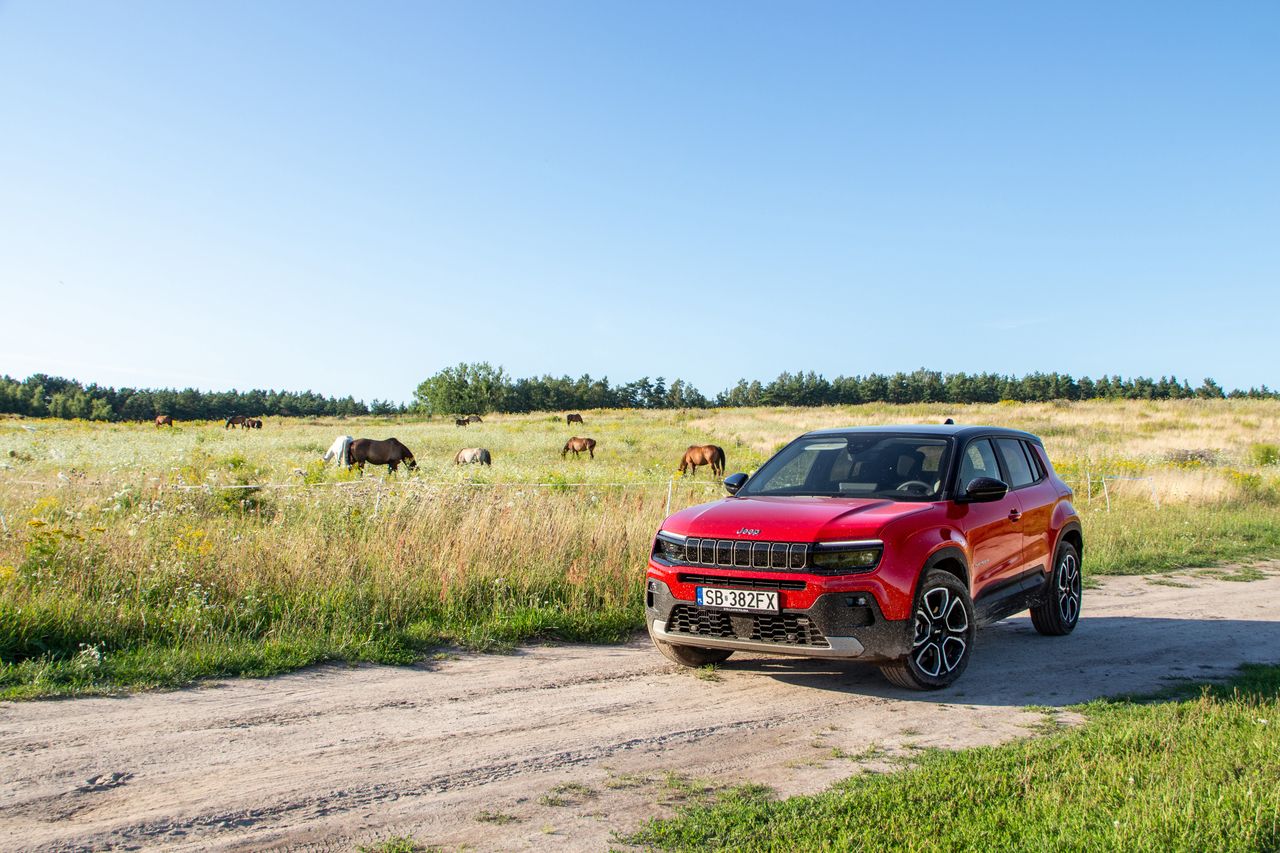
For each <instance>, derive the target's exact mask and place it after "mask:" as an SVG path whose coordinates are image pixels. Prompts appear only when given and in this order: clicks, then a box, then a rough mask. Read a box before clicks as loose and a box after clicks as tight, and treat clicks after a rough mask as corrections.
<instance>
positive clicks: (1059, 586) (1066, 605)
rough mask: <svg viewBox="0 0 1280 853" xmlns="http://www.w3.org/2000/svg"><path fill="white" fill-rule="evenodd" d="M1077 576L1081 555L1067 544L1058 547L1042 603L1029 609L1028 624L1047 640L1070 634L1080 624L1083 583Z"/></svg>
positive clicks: (1074, 547) (1079, 576) (1078, 574)
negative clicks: (1029, 620)
mask: <svg viewBox="0 0 1280 853" xmlns="http://www.w3.org/2000/svg"><path fill="white" fill-rule="evenodd" d="M1083 580H1084V579H1083V578H1082V577H1081V575H1080V552H1079V551H1077V550H1076V546H1074V545H1072V544H1071V543H1070V542H1063V543H1062V544H1061V545H1059V546H1058V557H1057V559H1056V560H1054V564H1053V574H1052V575H1050V576H1049V589H1048V592H1046V593H1045V598H1044V601H1043V602H1041V603H1040V604H1039V605H1038V606H1036V607H1033V608H1032V609H1031V624H1032V625H1034V626H1035V628H1036V630H1037V631H1039V632H1040V633H1041V634H1044V635H1045V636H1047V637H1061V636H1063V635H1064V634H1070V633H1071V632H1072V631H1074V630H1075V628H1076V623H1077V622H1079V621H1080V604H1081V601H1082V598H1083V595H1084V583H1083Z"/></svg>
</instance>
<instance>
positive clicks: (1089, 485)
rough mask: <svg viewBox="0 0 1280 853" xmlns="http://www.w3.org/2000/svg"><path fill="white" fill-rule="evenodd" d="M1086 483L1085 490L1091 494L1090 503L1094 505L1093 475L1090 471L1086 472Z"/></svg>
mask: <svg viewBox="0 0 1280 853" xmlns="http://www.w3.org/2000/svg"><path fill="white" fill-rule="evenodd" d="M1084 481H1085V483H1086V486H1085V488H1086V489H1087V490H1088V493H1089V497H1088V501H1089V503H1093V474H1091V473H1090V472H1089V471H1085V472H1084Z"/></svg>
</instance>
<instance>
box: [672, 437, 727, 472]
mask: <svg viewBox="0 0 1280 853" xmlns="http://www.w3.org/2000/svg"><path fill="white" fill-rule="evenodd" d="M699 465H710V466H711V474H712V475H713V476H716V477H723V476H724V448H722V447H720V446H719V445H715V444H694V445H690V447H689V449H688V450H686V451H685V452H684V458H683V459H681V460H680V474H681V475H682V476H683V475H684V472H685V471H686V470H687V469H689V468H692V469H693V474H697V473H698V466H699ZM690 476H692V475H690Z"/></svg>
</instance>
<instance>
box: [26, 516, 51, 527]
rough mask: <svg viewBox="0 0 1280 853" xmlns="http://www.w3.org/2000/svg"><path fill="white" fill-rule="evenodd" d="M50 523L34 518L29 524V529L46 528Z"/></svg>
mask: <svg viewBox="0 0 1280 853" xmlns="http://www.w3.org/2000/svg"><path fill="white" fill-rule="evenodd" d="M48 523H49V522H47V521H45V520H44V519H43V518H33V519H31V520H30V521H28V522H27V526H28V527H44V526H45V525H46V524H48Z"/></svg>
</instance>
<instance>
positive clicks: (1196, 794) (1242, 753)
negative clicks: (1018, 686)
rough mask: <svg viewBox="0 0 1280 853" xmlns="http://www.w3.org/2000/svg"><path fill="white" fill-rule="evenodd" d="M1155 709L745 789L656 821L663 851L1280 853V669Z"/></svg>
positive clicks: (1252, 671) (652, 838) (1116, 705)
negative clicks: (826, 780) (778, 792)
mask: <svg viewBox="0 0 1280 853" xmlns="http://www.w3.org/2000/svg"><path fill="white" fill-rule="evenodd" d="M1186 693H1187V691H1183V693H1182V696H1181V697H1164V698H1162V699H1161V700H1159V701H1125V700H1099V701H1096V702H1092V703H1090V704H1088V705H1084V706H1082V707H1081V708H1080V709H1079V710H1080V711H1081V712H1082V713H1083V714H1084V716H1085V718H1086V722H1085V723H1084V725H1082V726H1080V727H1078V728H1071V729H1067V730H1063V731H1060V732H1057V733H1052V734H1049V735H1047V736H1044V737H1040V738H1035V739H1030V740H1026V741H1022V742H1019V743H1012V744H1006V745H1003V746H997V747H988V748H983V749H971V750H964V751H960V752H947V751H937V752H931V753H926V754H924V755H923V756H922V758H921V760H920V762H919V764H918V766H916V767H914V768H912V769H910V770H905V771H902V772H898V773H889V774H885V775H862V776H855V777H853V778H851V779H849V780H847V781H846V782H843V783H841V784H839V785H836V786H835V787H834V788H832V789H831V790H829V791H826V792H824V793H822V794H818V795H816V796H810V797H794V798H791V799H788V800H785V801H782V802H771V801H769V800H768V798H767V796H766V794H765V792H762V791H759V790H757V789H754V788H750V787H748V788H743V789H738V790H736V791H731V792H729V793H728V794H727V795H726V796H723V797H722V798H721V799H720V800H719V802H716V803H712V804H702V805H695V806H692V807H690V808H687V809H685V810H684V812H683V813H682V814H680V815H679V816H677V817H676V818H673V819H671V820H660V821H654V822H652V823H650V824H649V825H648V826H646V827H645V828H644V829H643V830H642V831H641V832H639V833H638V834H637V835H636V836H635V837H632V838H629V839H627V841H629V842H630V843H632V844H638V845H644V846H645V847H647V848H655V847H656V848H658V849H663V850H721V849H723V850H740V851H752V850H761V851H765V850H907V851H925V850H1152V851H1157V850H1158V851H1166V850H1187V851H1192V850H1240V851H1245V850H1249V851H1252V850H1276V849H1280V667H1275V666H1270V667H1263V666H1253V667H1246V668H1245V670H1244V672H1243V673H1242V675H1241V676H1240V677H1239V678H1237V679H1236V680H1235V681H1234V682H1233V683H1231V684H1228V685H1225V686H1215V687H1209V688H1204V689H1203V690H1202V692H1201V693H1200V694H1199V695H1192V696H1187V695H1186Z"/></svg>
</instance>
